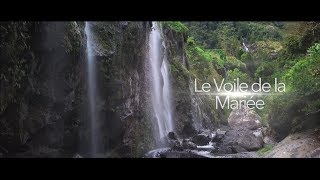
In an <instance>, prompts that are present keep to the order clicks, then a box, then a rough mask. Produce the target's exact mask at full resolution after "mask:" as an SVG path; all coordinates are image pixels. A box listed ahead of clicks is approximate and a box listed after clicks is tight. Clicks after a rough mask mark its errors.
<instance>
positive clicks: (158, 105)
mask: <svg viewBox="0 0 320 180" xmlns="http://www.w3.org/2000/svg"><path fill="white" fill-rule="evenodd" d="M149 62H150V66H151V71H150V73H151V79H150V81H151V84H152V88H151V89H152V90H151V101H152V107H153V112H154V115H155V117H156V124H157V126H158V127H157V128H158V130H159V134H158V135H159V137H160V138H163V137H165V136H167V134H168V133H169V132H170V131H173V129H174V126H173V120H172V109H171V87H170V78H169V69H168V62H167V56H166V53H165V46H164V43H163V41H162V38H161V32H160V29H159V27H158V24H157V23H156V22H153V23H152V31H151V33H150V36H149Z"/></svg>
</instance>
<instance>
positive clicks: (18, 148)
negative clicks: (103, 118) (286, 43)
mask: <svg viewBox="0 0 320 180" xmlns="http://www.w3.org/2000/svg"><path fill="white" fill-rule="evenodd" d="M10 24H11V23H8V24H1V26H2V27H7V28H8V29H11V30H10V31H13V33H15V34H16V35H17V37H20V36H21V37H28V38H26V39H23V38H17V39H15V40H14V41H15V42H12V43H13V44H12V45H17V44H18V43H22V44H24V46H23V47H25V49H24V50H23V51H22V52H20V50H21V49H20V50H19V49H17V48H14V47H12V45H10V44H7V45H5V46H4V48H2V47H1V50H0V52H2V53H3V54H6V53H8V49H7V48H13V49H14V52H13V53H14V54H15V55H16V56H17V57H15V58H12V59H10V58H8V60H10V61H11V62H12V65H13V66H16V65H18V64H21V65H19V66H16V68H15V71H17V72H23V73H22V74H19V75H18V74H16V75H15V77H16V78H19V79H20V80H21V81H20V80H19V82H18V81H16V83H18V84H19V85H18V86H16V87H15V89H11V92H15V94H11V95H10V92H8V91H3V93H4V94H3V95H4V96H6V97H10V96H11V97H12V98H13V99H14V100H13V99H12V101H10V102H9V101H7V102H8V104H7V106H5V107H1V108H3V111H1V112H0V117H1V119H0V121H1V123H3V124H2V125H0V126H2V127H6V128H5V131H4V133H3V134H2V133H1V134H0V144H1V146H2V149H3V151H5V153H18V152H19V153H20V152H27V151H30V150H31V149H34V148H38V147H43V148H42V149H45V147H49V146H50V147H51V148H54V149H59V151H60V150H61V149H65V150H66V151H71V152H72V151H75V150H76V148H77V139H78V130H79V124H80V123H79V122H80V118H79V113H78V112H79V111H80V109H81V108H80V107H81V97H82V90H83V84H82V82H83V81H84V80H83V76H81V74H83V73H84V72H83V70H82V64H83V62H84V58H83V56H82V52H84V49H85V47H84V40H85V39H84V38H83V37H84V33H83V31H82V29H83V24H82V23H76V22H26V23H25V25H26V28H27V29H25V30H24V32H27V35H26V34H24V33H19V31H20V30H19V29H16V28H12V27H10V26H12V25H13V24H15V22H12V24H11V25H10ZM17 24H18V23H17ZM14 26H16V25H14ZM2 35H4V37H5V38H10V36H11V35H10V34H2ZM0 56H1V57H3V56H2V55H0ZM0 62H1V67H6V68H8V69H11V68H13V67H10V66H11V65H9V64H3V63H2V61H0ZM15 64H16V65H15ZM1 72H4V71H2V70H1ZM7 78H9V79H12V78H13V77H10V75H9V74H7ZM7 88H9V85H6V84H3V83H2V82H1V91H2V90H3V89H4V90H5V89H7ZM0 101H1V102H2V101H3V99H2V97H0ZM1 105H3V104H1ZM3 125H4V126H3ZM0 129H1V128H0ZM0 131H1V132H2V130H0ZM7 132H9V133H7ZM6 134H7V135H6ZM10 139H12V140H10ZM0 151H1V150H0ZM44 151H45V150H44ZM50 153H51V154H57V153H55V151H46V153H43V154H47V155H48V156H50V155H49V154H50ZM54 156H55V155H54Z"/></svg>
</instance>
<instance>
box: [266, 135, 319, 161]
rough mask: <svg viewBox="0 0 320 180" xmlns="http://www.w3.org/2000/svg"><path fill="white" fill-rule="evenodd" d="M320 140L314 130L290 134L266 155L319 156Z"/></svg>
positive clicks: (274, 156) (275, 156) (272, 156)
mask: <svg viewBox="0 0 320 180" xmlns="http://www.w3.org/2000/svg"><path fill="white" fill-rule="evenodd" d="M319 147H320V141H319V139H318V137H317V134H316V133H314V132H312V131H306V132H300V133H295V134H290V135H289V136H287V137H286V138H285V139H283V140H282V141H281V142H279V143H278V144H277V145H276V146H275V147H274V148H273V149H272V150H271V151H270V152H269V153H268V154H267V155H266V156H265V157H268V158H306V157H318V156H319V154H320V152H319V151H320V150H319Z"/></svg>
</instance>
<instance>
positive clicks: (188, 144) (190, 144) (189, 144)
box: [182, 139, 197, 149]
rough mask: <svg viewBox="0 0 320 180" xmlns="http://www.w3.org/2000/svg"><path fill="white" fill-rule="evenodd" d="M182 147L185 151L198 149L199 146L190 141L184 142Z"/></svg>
mask: <svg viewBox="0 0 320 180" xmlns="http://www.w3.org/2000/svg"><path fill="white" fill-rule="evenodd" d="M182 147H183V148H184V149H197V145H196V144H194V143H193V142H191V141H190V140H186V139H184V140H182Z"/></svg>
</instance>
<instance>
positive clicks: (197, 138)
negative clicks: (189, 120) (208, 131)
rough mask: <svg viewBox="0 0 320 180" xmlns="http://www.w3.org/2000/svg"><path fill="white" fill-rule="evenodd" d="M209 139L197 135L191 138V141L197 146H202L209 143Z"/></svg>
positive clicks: (205, 136) (206, 136) (202, 135)
mask: <svg viewBox="0 0 320 180" xmlns="http://www.w3.org/2000/svg"><path fill="white" fill-rule="evenodd" d="M210 140H211V139H210V137H209V136H208V135H205V134H197V135H195V136H193V137H192V139H191V141H192V142H193V143H195V144H197V145H199V146H204V145H206V144H208V143H209V142H210Z"/></svg>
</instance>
